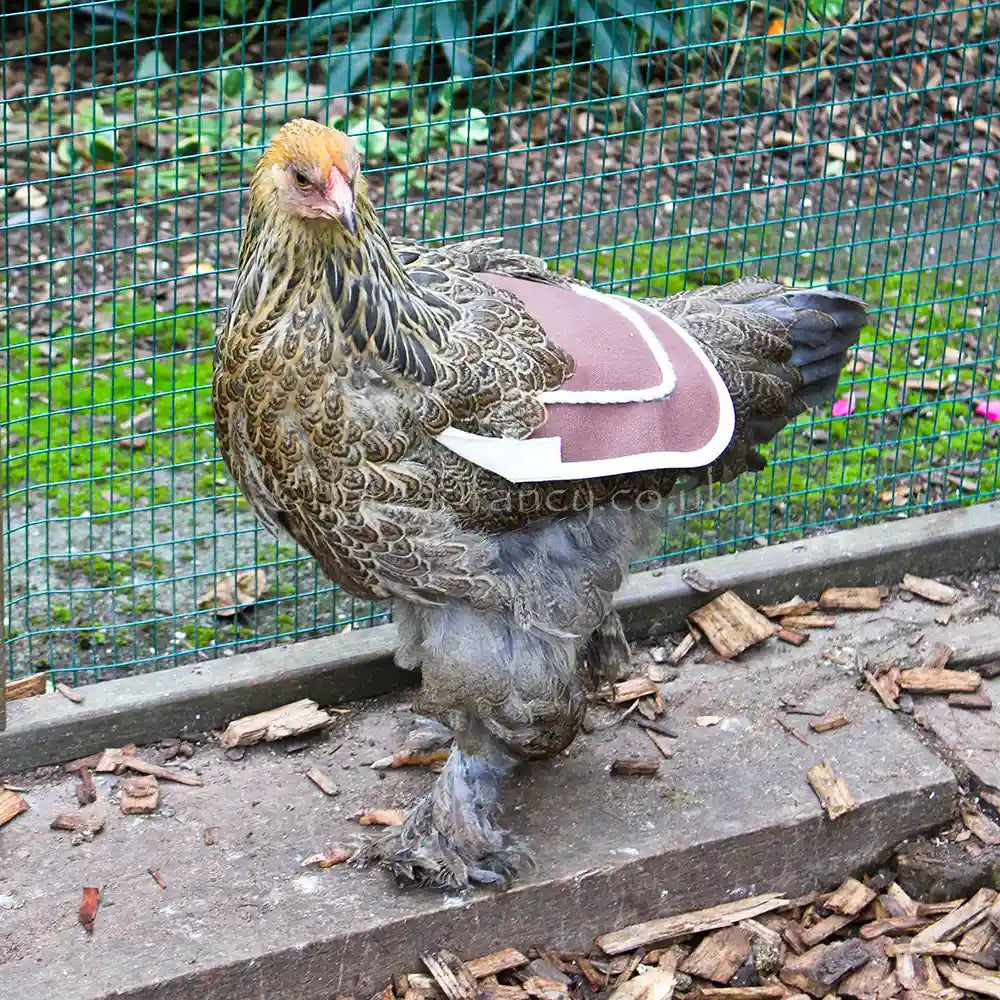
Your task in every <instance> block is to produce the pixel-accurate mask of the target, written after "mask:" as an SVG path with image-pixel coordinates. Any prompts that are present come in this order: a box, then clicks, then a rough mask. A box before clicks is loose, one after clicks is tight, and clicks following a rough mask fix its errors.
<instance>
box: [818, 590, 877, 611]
mask: <svg viewBox="0 0 1000 1000" xmlns="http://www.w3.org/2000/svg"><path fill="white" fill-rule="evenodd" d="M884 598H885V591H883V589H882V588H881V587H830V588H829V589H828V590H824V591H823V593H822V594H820V595H819V606H820V607H821V608H823V609H824V610H826V611H878V610H879V609H880V608H881V607H882V601H883V600H884Z"/></svg>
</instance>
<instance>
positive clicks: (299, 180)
mask: <svg viewBox="0 0 1000 1000" xmlns="http://www.w3.org/2000/svg"><path fill="white" fill-rule="evenodd" d="M295 183H296V185H297V186H298V187H300V188H308V187H310V186H311V184H312V182H311V181H310V180H309V178H308V177H306V175H305V174H302V173H299V171H298V170H296V171H295Z"/></svg>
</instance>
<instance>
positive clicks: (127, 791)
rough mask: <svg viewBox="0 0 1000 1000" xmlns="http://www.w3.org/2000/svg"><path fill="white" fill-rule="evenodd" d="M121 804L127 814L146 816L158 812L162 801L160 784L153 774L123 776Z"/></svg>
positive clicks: (120, 786) (121, 781)
mask: <svg viewBox="0 0 1000 1000" xmlns="http://www.w3.org/2000/svg"><path fill="white" fill-rule="evenodd" d="M118 785H119V788H120V789H121V799H120V801H119V805H120V806H121V810H122V812H123V813H125V815H126V816H144V815H148V814H149V813H152V812H156V806H157V804H158V803H159V801H160V785H159V782H158V781H157V780H156V778H155V777H154V776H153V775H151V774H143V775H140V776H139V777H135V778H122V779H121V780H120V781H119V783H118Z"/></svg>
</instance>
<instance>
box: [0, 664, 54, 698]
mask: <svg viewBox="0 0 1000 1000" xmlns="http://www.w3.org/2000/svg"><path fill="white" fill-rule="evenodd" d="M47 677H48V674H47V673H46V672H45V671H42V673H40V674H30V675H29V676H27V677H20V678H18V679H17V680H16V681H7V683H6V684H4V686H3V696H4V698H6V699H7V701H18V700H19V699H21V698H34V697H35V696H37V695H40V694H45V679H46V678H47Z"/></svg>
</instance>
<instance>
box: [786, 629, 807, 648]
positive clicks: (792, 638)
mask: <svg viewBox="0 0 1000 1000" xmlns="http://www.w3.org/2000/svg"><path fill="white" fill-rule="evenodd" d="M778 638H779V639H780V640H781V641H782V642H787V643H788V644H789V645H792V646H802V645H803V644H805V643H806V642H808V641H809V633H808V632H803V631H802V630H801V629H797V628H784V627H782V628H780V629H779V630H778Z"/></svg>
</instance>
